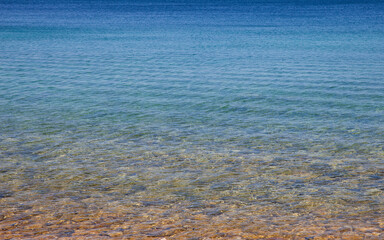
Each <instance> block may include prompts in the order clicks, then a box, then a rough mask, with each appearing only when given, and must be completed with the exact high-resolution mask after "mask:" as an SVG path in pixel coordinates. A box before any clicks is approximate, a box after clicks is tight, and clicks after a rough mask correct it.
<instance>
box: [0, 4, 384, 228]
mask: <svg viewBox="0 0 384 240" xmlns="http://www.w3.org/2000/svg"><path fill="white" fill-rule="evenodd" d="M383 146H384V3H383V2H379V1H237V2H232V1H207V2H197V1H140V2H133V1H113V2H112V1H69V2H67V1H28V2H27V1H25V2H24V1H4V0H2V1H0V198H1V199H0V200H2V201H3V204H5V205H4V206H6V207H5V208H4V210H3V213H2V214H3V215H5V214H7V213H8V212H12V210H10V209H12V206H14V205H15V204H16V202H18V203H17V204H20V203H21V204H29V205H31V206H32V207H33V208H35V207H36V208H37V206H39V203H36V202H35V203H28V201H27V200H28V199H31V198H32V199H35V200H36V201H37V202H39V200H41V199H45V198H46V197H47V196H51V197H52V196H54V197H55V199H64V198H65V197H64V196H71V197H74V198H76V199H85V198H89V197H90V196H93V195H94V194H98V196H102V197H103V199H106V200H105V202H101V203H99V205H101V206H106V205H107V204H108V202H110V201H112V200H113V201H117V203H120V204H122V206H123V205H124V204H126V202H127V201H128V202H135V203H143V202H145V201H149V200H150V199H155V200H161V201H164V203H167V204H168V203H172V204H176V202H177V203H181V204H182V205H183V204H184V205H185V206H187V205H188V204H192V205H194V204H198V206H200V208H201V211H203V212H204V210H203V209H205V208H206V207H205V206H206V205H204V204H203V202H204V201H213V202H214V201H219V202H220V203H222V204H223V206H221V205H220V206H218V207H217V208H223V209H224V210H222V211H223V212H225V211H226V210H225V209H226V208H227V207H228V206H227V205H226V204H230V203H232V202H233V201H236V202H241V203H242V204H243V205H244V206H248V207H251V206H258V207H260V208H262V206H273V207H274V208H276V209H280V210H281V215H284V216H291V215H292V214H293V215H292V216H296V217H297V215H295V214H297V213H298V212H300V214H302V215H299V217H297V218H298V220H297V221H298V222H303V221H304V220H303V219H305V218H304V217H305V216H308V214H314V212H316V211H317V210H319V209H321V211H322V212H325V213H327V214H329V216H328V218H329V219H334V220H335V221H336V220H337V219H339V220H340V219H341V220H340V221H344V220H345V221H347V220H351V219H354V220H356V221H362V222H365V223H366V219H370V221H371V225H370V227H371V226H376V225H377V226H379V225H380V222H381V223H383V218H382V216H383V191H384V188H383V186H384V163H383V159H384V147H383ZM26 193H28V194H27V195H25V194H26ZM108 196H113V199H112V200H111V199H110V198H108ZM345 199H348V200H345ZM79 201H80V200H79ZM308 202H309V203H310V204H309V203H308ZM56 203H57V201H56V202H53V203H50V204H47V206H51V208H52V209H55V206H56V205H55V204H56ZM172 204H171V205H172ZM199 204H201V205H199ZM303 204H304V207H303ZM306 204H307V205H306ZM184 205H183V206H184ZM124 206H125V205H124ZM194 206H195V205H194ZM197 208H198V209H199V207H197ZM335 208H336V209H337V208H338V209H339V210H338V211H336V212H334V209H335ZM52 209H51V210H50V211H53V210H52ZM302 209H306V210H307V211H308V212H305V213H302V211H304V210H302ZM47 211H49V208H48V210H47ZM220 211H221V210H220ZM238 211H239V215H240V213H241V211H242V210H241V209H240V208H239V209H238ZM254 211H256V210H254ZM267 212H268V211H267ZM268 213H270V212H268ZM208 215H209V214H208ZM235 215H236V214H235ZM311 216H312V215H311ZM356 216H357V217H356ZM276 219H278V217H276ZM364 219H365V220H364ZM309 222H310V221H309ZM336 222H337V221H336ZM368 225H369V224H368ZM380 226H381V228H384V227H383V226H382V225H380Z"/></svg>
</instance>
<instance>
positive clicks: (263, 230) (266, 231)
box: [0, 197, 384, 240]
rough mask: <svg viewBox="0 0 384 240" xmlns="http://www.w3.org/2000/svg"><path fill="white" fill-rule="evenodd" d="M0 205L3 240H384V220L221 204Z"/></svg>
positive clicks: (86, 202)
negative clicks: (285, 211) (345, 217)
mask: <svg viewBox="0 0 384 240" xmlns="http://www.w3.org/2000/svg"><path fill="white" fill-rule="evenodd" d="M1 201H2V203H3V204H4V203H5V204H6V205H7V207H6V208H2V210H1V215H0V230H1V232H0V239H163V240H164V239H191V240H192V239H196V240H197V239H305V240H307V239H384V218H381V217H379V219H377V218H376V219H370V220H369V219H365V218H364V217H361V216H360V217H357V216H356V218H355V219H353V217H350V218H349V219H348V220H346V219H337V218H334V217H333V218H331V217H332V216H330V215H328V214H322V212H321V209H319V210H318V211H317V212H316V211H312V213H308V212H307V213H303V214H298V213H296V214H290V215H286V214H282V213H281V212H279V211H277V210H275V209H273V208H271V207H268V206H265V207H260V206H255V207H252V206H242V205H241V203H240V202H238V203H235V202H233V203H231V204H228V203H224V202H220V201H215V202H214V201H212V202H204V203H202V204H203V206H202V205H199V206H193V205H186V204H184V203H173V204H164V203H162V202H161V201H147V202H143V201H142V202H140V203H133V202H130V203H129V202H127V203H125V204H122V203H121V202H114V201H109V202H108V203H107V204H106V203H105V202H104V200H102V199H101V198H100V201H99V202H98V201H97V199H96V198H87V199H81V200H79V199H72V198H62V199H56V200H55V199H52V200H49V199H47V200H46V201H45V204H44V203H42V202H39V203H40V204H37V203H36V202H35V204H33V202H31V204H30V205H28V204H19V205H17V204H14V207H11V206H10V205H9V204H7V201H9V203H10V202H12V198H11V197H10V198H3V199H1ZM101 203H103V205H100V204H101ZM3 206H4V205H3ZM223 209H225V210H223Z"/></svg>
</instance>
